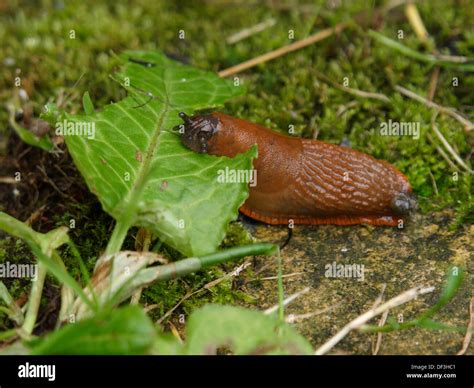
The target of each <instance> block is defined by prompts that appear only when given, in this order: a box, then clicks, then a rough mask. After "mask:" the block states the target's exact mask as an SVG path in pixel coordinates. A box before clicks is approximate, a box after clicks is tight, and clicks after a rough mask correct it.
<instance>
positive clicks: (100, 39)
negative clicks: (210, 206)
mask: <svg viewBox="0 0 474 388" xmlns="http://www.w3.org/2000/svg"><path fill="white" fill-rule="evenodd" d="M378 5H380V4H379V2H374V4H373V7H376V6H378ZM0 7H1V8H2V9H1V15H0V59H1V61H2V65H1V68H0V103H2V105H3V104H5V103H7V102H8V101H10V100H11V99H12V97H13V96H14V95H15V93H17V92H18V88H16V87H15V86H14V79H15V77H16V76H19V77H21V80H22V85H21V87H22V88H23V89H24V90H25V91H26V93H27V94H28V96H29V99H30V101H31V103H32V105H33V108H34V111H35V113H36V114H39V113H40V112H41V109H42V106H43V105H44V104H45V103H47V102H51V101H53V102H60V103H61V106H62V107H63V108H64V109H66V110H68V111H71V112H75V111H78V110H80V109H81V96H82V94H83V92H84V91H86V90H88V91H89V93H90V95H91V97H92V100H93V101H94V105H95V106H96V107H100V106H102V105H103V104H106V103H108V102H109V101H111V100H119V99H121V98H122V97H123V95H124V90H123V89H122V88H121V87H120V86H119V85H118V84H117V83H116V82H114V81H113V80H112V79H110V78H109V74H111V73H112V72H113V70H114V69H115V68H116V66H117V59H116V56H115V54H116V53H120V52H121V51H122V50H125V49H155V48H158V49H161V50H163V51H164V52H166V53H167V54H168V55H170V56H172V57H174V58H176V59H178V60H180V61H183V62H186V63H189V64H191V65H194V66H197V67H200V68H203V69H208V70H211V71H217V70H221V69H224V68H227V67H229V66H232V65H235V64H238V63H240V62H243V61H245V60H247V59H250V58H253V57H255V56H257V55H259V54H262V53H265V52H267V51H270V50H273V49H276V48H279V47H281V46H284V45H287V44H289V43H291V42H292V41H291V40H289V39H288V31H289V30H293V31H294V37H295V39H296V40H298V39H302V38H304V37H306V36H308V35H309V34H311V33H313V32H315V31H318V30H320V29H322V28H324V27H327V26H331V25H334V24H336V23H339V22H341V21H346V20H349V19H350V18H351V16H353V15H355V14H357V13H359V12H362V11H367V10H368V9H370V8H367V2H365V1H354V2H339V1H328V2H326V1H318V2H315V5H314V6H308V4H306V3H305V2H297V1H281V2H267V3H263V4H261V3H260V2H253V1H252V2H244V1H242V2H240V1H237V2H226V1H224V2H213V1H206V2H196V1H179V2H168V1H166V2H165V1H156V2H149V1H145V0H142V1H134V2H133V3H131V4H129V2H120V1H118V2H117V1H104V2H97V1H79V0H74V1H68V2H63V1H57V0H56V1H53V0H50V1H47V0H44V1H37V2H33V3H23V2H21V1H9V2H4V3H2V4H1V5H0ZM418 8H419V11H420V13H421V15H422V18H423V20H424V22H425V25H426V28H427V30H428V31H429V32H430V33H431V34H432V35H431V41H430V42H431V45H432V47H434V46H436V48H437V49H438V50H439V51H440V52H442V53H444V54H451V55H461V56H463V55H464V56H472V52H473V49H474V33H473V28H472V21H473V20H474V9H473V8H472V6H471V4H470V2H469V1H468V0H459V1H454V0H453V1H433V2H431V1H425V2H421V3H420V4H419V5H418ZM269 17H273V18H274V19H276V21H277V23H276V24H275V25H274V26H273V27H272V28H269V29H267V30H265V31H263V32H261V33H259V34H256V35H253V36H252V37H250V38H248V39H246V40H244V41H241V42H239V43H237V44H235V45H229V44H227V43H226V37H227V36H229V35H231V34H232V33H235V32H237V31H239V30H242V29H244V28H246V27H249V26H252V25H255V24H257V23H259V22H261V21H263V20H265V19H268V18H269ZM369 27H371V28H375V29H377V30H379V31H380V32H381V33H383V34H384V35H386V36H389V37H392V38H396V36H397V33H398V31H399V30H403V32H404V39H403V41H402V43H403V44H405V45H407V46H409V47H412V48H414V49H417V50H420V51H426V49H425V48H424V47H423V45H422V44H421V43H420V42H419V40H418V39H417V37H416V35H415V34H414V32H413V30H412V28H411V27H410V25H409V23H408V22H407V19H406V17H405V15H404V13H403V7H401V8H396V9H394V10H392V11H391V12H390V13H388V14H387V15H386V16H385V17H383V18H382V19H380V18H376V19H375V20H374V21H373V23H369V25H365V26H359V25H353V26H352V27H351V28H349V29H347V30H345V31H343V32H342V33H340V34H338V35H337V36H332V37H330V38H328V39H327V40H324V41H322V42H318V43H317V44H314V45H311V46H309V47H307V48H305V49H302V50H299V51H296V52H293V53H290V54H288V55H285V56H283V57H280V58H278V59H276V60H274V61H271V62H268V63H266V64H264V65H259V66H257V67H255V68H253V69H250V70H248V71H245V72H243V73H241V74H239V77H240V79H241V81H243V83H244V84H245V85H246V87H247V94H246V95H245V96H243V97H239V98H237V99H235V100H233V101H231V102H229V103H228V104H227V105H226V107H225V108H224V109H225V111H226V112H227V113H229V114H233V115H236V116H238V117H242V118H245V119H248V120H250V121H254V122H258V123H261V124H264V125H266V126H268V127H271V128H273V129H275V130H283V131H285V130H286V129H287V128H288V126H289V125H293V126H294V128H295V134H296V135H301V136H306V137H314V136H315V135H316V134H317V137H318V139H321V140H325V141H329V142H332V143H336V144H339V143H341V142H342V141H343V140H346V141H347V140H348V141H349V143H350V145H351V147H353V148H355V149H358V150H361V151H364V152H367V153H369V154H372V155H374V156H375V157H377V158H380V159H384V160H387V161H389V162H390V163H393V164H395V165H396V166H397V167H398V168H400V169H401V171H402V172H404V173H405V174H406V175H407V176H408V178H409V180H410V182H411V183H412V185H413V188H414V191H415V193H416V194H417V195H418V198H419V204H420V210H421V212H422V213H423V214H431V213H433V212H436V211H439V210H441V209H450V212H449V216H448V217H447V226H446V228H455V229H456V228H457V229H458V230H459V229H461V230H462V229H463V228H464V230H465V231H467V229H466V228H467V226H466V225H469V223H472V220H473V200H472V176H471V175H469V174H467V173H465V172H460V173H459V174H458V179H453V172H454V171H453V170H452V169H451V167H450V166H449V164H448V163H447V162H446V161H445V160H444V159H443V158H442V157H441V156H440V154H439V153H438V152H437V151H436V148H435V145H433V144H432V143H430V142H429V141H428V136H427V135H428V134H429V133H432V132H431V129H430V128H431V127H430V121H431V116H432V111H431V110H430V109H428V108H426V107H424V106H423V105H421V104H419V103H418V102H414V101H412V100H409V99H407V98H405V97H402V96H401V95H399V94H398V93H397V92H396V91H395V90H394V88H393V87H394V86H395V85H401V86H404V87H407V88H409V89H410V90H413V91H414V92H416V93H418V94H420V95H423V96H426V94H427V90H428V89H429V82H430V78H431V74H432V72H433V67H430V66H428V65H426V64H423V63H419V62H416V61H415V60H412V59H409V58H406V57H403V56H401V55H400V54H398V53H395V52H393V51H392V50H391V49H389V48H387V47H384V46H382V45H380V44H378V43H376V42H374V41H373V40H371V39H370V38H369V37H368V36H367V34H366V32H365V31H366V29H367V28H369ZM180 30H182V31H183V32H184V34H185V39H179V32H180ZM73 33H74V34H75V38H74V39H71V36H72V34H73ZM315 70H317V72H319V73H323V74H324V75H326V76H327V77H329V78H330V79H332V80H333V81H335V82H337V83H339V84H342V83H343V80H344V78H345V77H347V80H348V81H349V86H350V87H352V88H358V89H361V90H365V91H371V92H377V93H383V94H385V95H387V96H388V97H390V98H391V103H390V104H387V103H384V102H381V101H377V100H368V99H362V98H357V97H354V96H353V95H350V94H347V93H345V92H343V91H340V90H338V89H336V88H334V87H332V86H331V85H329V84H327V83H326V82H324V81H322V80H321V78H320V77H318V74H317V72H316V71H315ZM453 77H458V79H459V85H458V86H453ZM473 90H474V77H473V76H472V74H469V73H459V72H456V71H455V70H452V69H450V70H448V69H442V70H441V72H440V76H439V80H438V87H437V91H436V94H435V101H437V102H438V103H439V104H441V105H446V106H453V107H455V108H457V109H458V110H460V111H462V112H464V113H465V114H467V115H468V117H470V118H471V120H472V118H473V114H472V100H473ZM7 117H8V115H7V113H6V111H5V110H0V124H1V125H0V157H1V159H2V160H1V168H2V171H1V173H0V176H11V175H12V174H13V173H14V172H16V171H18V170H20V171H21V172H22V176H23V177H27V179H23V180H22V182H21V183H19V184H17V185H15V186H13V185H11V184H1V186H0V200H1V201H0V209H1V210H5V211H7V212H8V213H9V214H12V215H14V216H16V217H18V218H19V219H21V220H26V219H27V218H29V217H30V216H31V215H32V214H33V213H34V212H35V211H38V210H39V209H40V212H39V214H38V215H37V217H34V218H33V219H32V225H33V227H34V228H35V229H37V230H39V231H43V232H45V231H48V230H50V229H52V228H54V227H56V226H59V225H68V223H69V222H70V220H71V219H74V220H75V222H76V228H75V229H72V230H71V236H72V238H73V239H74V241H75V242H76V244H77V245H78V246H79V249H80V251H81V253H82V256H83V258H84V260H85V261H86V265H87V267H88V268H89V269H90V270H91V269H92V268H93V265H94V263H95V260H96V259H97V256H98V255H99V254H100V252H101V249H104V248H105V246H106V244H107V239H108V238H109V236H110V232H111V228H112V226H113V220H112V219H111V218H110V217H108V216H107V215H106V214H105V213H103V212H102V210H101V209H100V205H99V204H98V202H97V200H96V199H95V197H93V196H92V195H91V194H89V193H88V192H87V189H86V188H85V185H84V183H83V181H82V179H81V177H80V176H79V175H78V173H77V171H76V170H75V168H74V166H73V165H72V161H71V159H70V158H69V156H68V155H67V153H65V154H63V155H60V156H52V155H46V154H45V153H44V152H42V151H40V150H35V149H29V147H26V146H24V145H21V144H19V139H18V138H17V137H16V135H14V134H12V132H11V130H9V129H8V124H7ZM388 119H392V120H393V121H405V122H419V123H420V126H421V134H420V138H419V139H418V140H414V139H413V138H411V137H383V136H380V135H379V125H380V122H381V121H387V120H388ZM438 125H439V128H440V130H441V132H442V133H443V134H444V136H445V137H446V138H447V140H448V141H449V143H450V144H451V146H452V147H453V148H454V149H455V150H456V151H457V152H458V153H459V154H460V156H461V158H462V159H463V160H465V161H468V160H469V159H470V158H471V156H472V145H473V144H472V143H473V141H472V136H469V135H468V134H467V133H466V132H464V131H463V129H462V127H461V125H460V124H459V123H458V122H457V121H455V120H453V119H451V118H448V117H444V116H439V117H438ZM432 137H433V138H434V139H435V142H436V143H435V144H436V145H439V142H438V140H436V137H435V136H432ZM37 166H41V167H42V170H43V171H45V172H46V175H47V176H50V177H51V179H50V180H52V181H53V183H54V185H53V184H51V182H48V181H47V180H46V179H45V176H44V174H42V173H41V172H40V171H39V170H38V168H37ZM58 168H59V170H61V171H62V172H63V174H61V173H60V172H59V171H58ZM54 186H55V187H54ZM15 190H18V193H19V194H18V193H17V192H16V191H15ZM233 228H234V229H233V233H232V234H231V235H229V237H228V238H227V240H226V241H225V244H227V245H233V244H239V243H241V242H242V241H244V242H245V241H248V239H249V236H248V235H247V233H245V232H243V229H242V228H241V227H240V226H239V224H236V226H234V227H233ZM331 230H334V233H338V232H337V228H336V229H331ZM376 233H381V232H376ZM330 237H331V236H329V238H330ZM330 241H332V240H331V239H330ZM126 245H127V247H129V248H133V246H134V233H130V236H129V238H128V240H127V242H126ZM0 248H1V249H2V250H1V253H2V254H1V255H0V260H1V261H4V260H11V261H15V260H20V259H23V258H24V257H25V256H28V255H27V254H26V253H25V252H27V251H25V247H24V246H23V245H22V244H21V243H18V242H17V241H15V240H14V239H5V240H3V241H2V242H1V247H0ZM438 248H439V253H442V252H441V250H442V249H441V248H440V247H439V246H438ZM438 248H436V246H435V247H434V248H433V249H435V250H436V249H438ZM164 253H165V254H166V255H170V256H171V257H176V256H175V255H176V253H173V252H171V251H164ZM330 254H331V252H330V251H328V255H330ZM64 257H65V262H66V265H67V266H68V268H69V269H70V271H71V273H72V274H73V275H74V276H76V277H77V278H80V271H79V267H78V264H77V262H75V261H74V259H73V258H72V256H70V255H68V253H67V252H64ZM228 269H230V267H229V268H228ZM225 270H226V269H225V268H221V269H212V270H209V271H207V272H204V273H201V274H197V275H194V276H191V277H187V278H185V279H179V280H174V281H171V282H168V283H165V284H159V285H156V286H153V287H150V288H148V289H147V290H145V291H144V293H143V301H144V302H145V303H148V304H156V305H157V307H156V308H155V309H154V310H152V311H151V313H150V314H151V315H152V316H153V318H159V317H160V316H161V315H162V314H163V313H165V312H166V311H168V310H169V309H170V308H172V307H173V306H174V305H175V304H176V303H177V302H178V301H179V300H180V299H181V298H182V297H183V296H184V295H185V294H186V293H187V292H190V291H192V290H198V289H199V288H200V287H202V286H203V285H204V284H206V283H207V282H209V281H211V280H213V279H215V278H216V277H219V276H221V275H222V274H223V273H224V272H225ZM49 282H52V284H54V281H53V280H52V279H50V280H49ZM9 286H10V288H11V291H12V293H13V295H14V296H15V297H20V296H21V294H22V293H23V292H24V285H21V284H19V283H18V284H17V283H15V282H13V283H11V284H10V285H9ZM245 295H246V294H245V293H243V292H241V291H239V284H237V285H236V284H235V283H234V284H233V283H232V281H230V280H229V281H225V282H222V283H220V284H219V285H218V286H217V287H215V288H213V289H212V290H205V291H203V292H201V293H199V294H197V295H195V296H194V297H192V298H190V299H188V300H187V301H185V303H184V304H183V305H182V307H181V308H180V309H179V310H177V311H179V312H185V313H188V312H189V311H191V310H192V309H193V308H194V307H196V306H198V305H201V304H203V303H206V302H209V301H213V302H223V303H232V302H235V301H236V300H240V301H247V302H248V298H247V297H246V296H245ZM273 296H274V297H275V298H276V294H274V295H273ZM46 303H47V301H46ZM346 318H347V317H346ZM314 333H316V332H314ZM314 333H307V334H309V335H310V336H311V335H316V334H314ZM319 334H324V333H319ZM316 342H318V341H316Z"/></svg>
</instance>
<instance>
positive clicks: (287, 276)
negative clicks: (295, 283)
mask: <svg viewBox="0 0 474 388" xmlns="http://www.w3.org/2000/svg"><path fill="white" fill-rule="evenodd" d="M303 274H304V272H293V273H288V274H286V275H282V276H281V277H282V278H283V279H285V278H292V277H295V276H300V275H303ZM276 279H278V276H268V277H265V278H260V279H250V280H248V281H246V282H245V283H246V284H248V283H252V282H259V281H263V280H276Z"/></svg>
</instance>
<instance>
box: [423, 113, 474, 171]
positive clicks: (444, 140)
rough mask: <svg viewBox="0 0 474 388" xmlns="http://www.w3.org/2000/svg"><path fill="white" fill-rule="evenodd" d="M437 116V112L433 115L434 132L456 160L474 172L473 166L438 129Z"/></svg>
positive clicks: (465, 168)
mask: <svg viewBox="0 0 474 388" xmlns="http://www.w3.org/2000/svg"><path fill="white" fill-rule="evenodd" d="M436 116H437V113H436V112H435V113H434V114H433V116H432V117H431V128H432V129H433V132H434V133H435V135H436V136H437V137H438V139H439V140H440V141H441V143H442V144H443V146H444V148H446V150H447V151H448V152H449V153H450V154H451V156H452V157H453V158H454V160H455V161H456V162H457V163H458V164H459V165H460V166H461V167H462V168H463V169H464V170H466V171H467V172H468V173H470V174H472V173H473V171H472V170H471V168H470V167H469V166H468V165H467V164H466V163H464V161H463V160H462V159H461V157H460V156H459V155H458V153H457V152H456V151H455V150H454V148H453V147H452V146H451V144H449V142H448V141H447V140H446V138H445V137H444V136H443V134H442V133H441V132H440V130H439V129H438V126H437V125H436Z"/></svg>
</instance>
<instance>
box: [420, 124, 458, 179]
mask: <svg viewBox="0 0 474 388" xmlns="http://www.w3.org/2000/svg"><path fill="white" fill-rule="evenodd" d="M426 138H427V139H428V140H429V142H430V143H431V144H433V145H434V146H435V148H436V151H438V152H439V154H440V155H441V156H442V157H443V159H444V160H446V163H448V164H449V166H450V167H451V168H452V169H453V170H454V171H457V172H460V171H461V170H460V169H459V167H458V166H456V165H455V164H454V163H453V161H452V160H451V159H449V156H448V154H447V153H446V152H444V150H443V149H442V148H441V147H440V146H439V145H438V144H436V142H435V141H434V140H433V138H432V137H431V135H430V134H429V133H427V134H426Z"/></svg>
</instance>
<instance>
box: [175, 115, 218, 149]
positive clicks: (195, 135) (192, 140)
mask: <svg viewBox="0 0 474 388" xmlns="http://www.w3.org/2000/svg"><path fill="white" fill-rule="evenodd" d="M179 117H181V118H182V119H183V121H184V131H183V130H182V129H183V127H181V132H182V133H181V142H182V143H183V144H184V145H185V146H186V147H187V148H189V149H191V150H193V151H195V152H199V153H202V154H203V153H207V152H208V150H209V139H210V138H211V137H212V136H213V135H214V134H215V133H216V132H217V127H218V125H219V119H218V118H217V117H214V116H212V115H203V116H192V117H189V116H188V115H186V113H184V112H180V113H179Z"/></svg>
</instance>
